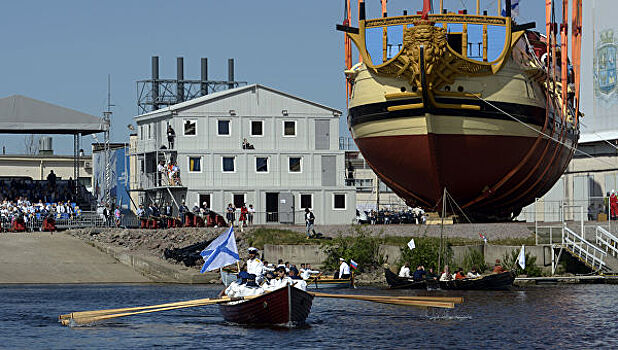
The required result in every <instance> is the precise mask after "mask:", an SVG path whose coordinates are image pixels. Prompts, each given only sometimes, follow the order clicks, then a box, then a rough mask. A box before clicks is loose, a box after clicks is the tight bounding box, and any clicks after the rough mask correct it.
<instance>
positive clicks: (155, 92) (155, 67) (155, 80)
mask: <svg viewBox="0 0 618 350" xmlns="http://www.w3.org/2000/svg"><path fill="white" fill-rule="evenodd" d="M151 62H152V109H153V110H156V109H159V104H158V103H159V56H152V61H151Z"/></svg>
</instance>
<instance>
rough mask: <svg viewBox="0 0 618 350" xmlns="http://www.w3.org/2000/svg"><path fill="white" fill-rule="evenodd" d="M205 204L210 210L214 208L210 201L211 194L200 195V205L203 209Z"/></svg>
mask: <svg viewBox="0 0 618 350" xmlns="http://www.w3.org/2000/svg"><path fill="white" fill-rule="evenodd" d="M204 202H206V206H207V207H208V208H212V202H211V201H210V194H200V203H199V205H200V206H201V207H204Z"/></svg>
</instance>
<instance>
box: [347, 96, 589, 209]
mask: <svg viewBox="0 0 618 350" xmlns="http://www.w3.org/2000/svg"><path fill="white" fill-rule="evenodd" d="M414 102H416V101H398V102H397V101H396V102H390V103H388V104H389V105H390V106H393V105H397V104H396V103H399V104H400V105H401V104H411V103H414ZM464 102H465V103H466V104H468V105H473V104H476V105H479V107H480V108H481V110H480V111H459V110H450V111H448V110H435V109H434V110H426V109H418V110H415V111H412V112H411V111H406V112H402V111H396V112H388V111H385V110H387V108H388V107H387V106H384V104H383V103H378V104H376V105H374V106H371V105H363V106H362V107H360V108H352V109H351V110H350V124H351V126H352V131H353V136H354V137H355V141H356V144H357V145H358V147H359V150H360V151H361V152H362V153H363V156H364V157H365V159H366V160H367V162H368V163H369V165H370V166H371V167H372V168H373V170H374V171H375V172H376V173H377V174H378V175H379V176H380V178H381V180H382V181H384V182H385V183H386V184H387V185H388V186H389V187H391V189H393V191H395V192H396V193H397V194H398V195H399V196H401V197H402V198H404V199H405V200H406V202H407V203H408V204H409V205H420V206H423V207H426V208H429V209H434V210H440V204H441V200H442V196H443V191H444V189H445V188H446V189H447V191H448V192H449V194H450V195H451V196H452V197H453V198H454V199H455V200H456V201H457V203H458V205H460V206H464V207H465V208H466V209H467V211H468V212H470V214H471V215H473V216H475V217H476V218H478V219H485V220H501V219H507V218H509V217H511V216H513V214H516V213H518V212H519V210H520V209H521V208H522V207H523V206H525V205H527V204H529V203H531V202H532V201H533V200H534V199H535V197H538V196H539V195H540V194H542V193H545V192H546V191H548V190H549V189H550V188H551V186H552V185H553V184H554V183H555V182H556V181H557V179H558V178H559V177H560V176H561V174H562V170H564V168H565V167H566V165H567V164H568V162H569V161H570V159H571V156H572V152H571V150H570V147H573V146H575V144H576V141H577V134H576V133H575V131H574V130H570V131H569V130H561V129H560V128H547V127H546V124H545V120H546V112H545V109H544V108H542V107H535V106H530V105H519V104H516V103H499V102H496V104H498V105H500V107H501V108H500V109H501V110H503V111H505V112H506V113H509V114H510V115H512V116H513V117H515V118H517V120H519V121H521V122H519V121H516V120H514V119H511V118H509V117H506V116H505V115H504V113H503V112H495V111H489V108H485V106H483V105H482V103H480V101H478V100H477V101H464ZM385 107H386V108H385ZM378 110H382V111H383V112H382V113H378V112H376V111H378ZM507 111H508V112H507ZM548 121H550V122H551V123H547V124H548V125H553V124H554V123H553V121H554V116H553V115H550V116H549V120H548ZM541 131H543V133H546V135H547V136H551V137H552V138H554V139H555V140H554V139H552V138H550V137H547V136H542V135H541V136H539V134H540V132H541ZM556 140H561V143H559V142H557V141H556ZM497 185H498V186H497Z"/></svg>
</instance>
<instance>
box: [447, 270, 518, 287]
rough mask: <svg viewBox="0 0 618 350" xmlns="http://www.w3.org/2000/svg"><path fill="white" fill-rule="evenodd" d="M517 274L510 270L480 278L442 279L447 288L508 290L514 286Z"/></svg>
mask: <svg viewBox="0 0 618 350" xmlns="http://www.w3.org/2000/svg"><path fill="white" fill-rule="evenodd" d="M514 280H515V275H513V274H512V273H510V272H503V273H497V274H493V275H487V276H484V277H480V278H472V279H463V280H453V281H440V289H445V290H507V289H509V288H511V286H513V281H514Z"/></svg>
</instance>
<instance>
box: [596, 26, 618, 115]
mask: <svg viewBox="0 0 618 350" xmlns="http://www.w3.org/2000/svg"><path fill="white" fill-rule="evenodd" d="M617 53H618V43H617V42H616V40H615V38H614V30H613V29H606V30H604V31H601V32H600V33H599V38H598V39H597V42H596V47H595V55H594V80H593V81H594V93H595V97H597V98H601V99H603V100H605V101H606V102H610V103H612V104H613V103H617V102H618V95H617V94H618V77H617V72H616V59H617V58H618V56H617Z"/></svg>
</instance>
